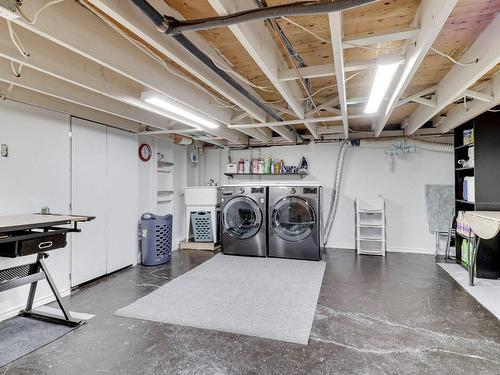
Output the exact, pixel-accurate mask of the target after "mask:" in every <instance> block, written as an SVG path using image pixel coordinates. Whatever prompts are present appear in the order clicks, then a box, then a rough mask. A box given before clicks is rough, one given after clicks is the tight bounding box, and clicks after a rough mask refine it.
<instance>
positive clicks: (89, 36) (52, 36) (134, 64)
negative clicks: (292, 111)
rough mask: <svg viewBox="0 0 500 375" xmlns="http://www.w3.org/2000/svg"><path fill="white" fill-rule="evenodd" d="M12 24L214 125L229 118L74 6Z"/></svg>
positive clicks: (32, 6)
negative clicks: (30, 21) (189, 109)
mask: <svg viewBox="0 0 500 375" xmlns="http://www.w3.org/2000/svg"><path fill="white" fill-rule="evenodd" d="M43 4H45V1H42V0H32V1H29V2H25V3H23V5H22V6H23V9H24V11H25V12H26V13H28V14H33V13H34V12H35V10H36V9H38V8H39V7H40V6H41V5H43ZM13 22H16V23H17V24H19V25H20V26H23V27H24V28H26V29H29V30H31V31H32V32H34V33H36V34H38V35H41V36H43V37H45V38H47V39H49V40H51V41H53V42H55V43H57V44H60V45H62V46H63V47H65V48H68V49H70V50H72V51H74V52H76V53H78V54H80V55H82V56H85V57H87V58H88V59H91V60H93V61H95V62H96V63H98V64H100V65H103V66H106V67H107V68H109V69H111V70H114V71H116V72H117V73H120V74H122V75H124V76H126V77H128V78H130V79H132V80H135V81H136V82H139V83H141V84H143V85H144V86H146V87H149V88H151V89H153V90H155V91H158V92H159V93H162V94H163V95H165V96H168V97H170V98H172V99H174V100H177V101H179V102H180V103H183V104H185V105H187V106H192V107H196V108H193V109H196V110H198V111H200V112H202V113H205V114H207V115H208V116H210V117H212V118H214V119H216V120H218V121H221V122H223V123H228V122H229V119H230V118H231V111H228V110H227V108H219V107H217V106H216V105H214V104H215V102H214V100H213V99H212V98H210V96H208V95H207V94H205V93H203V92H202V91H199V90H196V89H195V88H194V87H193V86H192V85H190V84H189V83H187V82H186V81H184V80H183V79H181V78H178V77H175V76H174V75H172V74H169V73H168V72H167V71H166V70H165V69H164V68H162V67H161V65H160V64H158V63H157V62H155V61H154V60H153V59H151V58H149V57H148V56H146V55H145V54H144V53H143V52H141V51H140V50H138V49H137V48H135V47H134V46H133V45H132V44H131V43H130V42H128V41H127V40H125V39H124V38H123V37H121V36H120V35H118V34H117V33H116V32H114V31H113V30H112V29H111V28H109V27H108V26H107V25H105V24H104V23H103V22H102V21H101V20H99V19H98V18H97V17H96V16H95V15H93V14H92V13H91V12H90V11H88V10H85V8H84V7H82V6H81V5H79V4H78V3H75V2H72V1H63V2H62V3H60V4H57V5H55V6H53V7H51V8H50V9H49V10H47V11H45V12H44V13H42V14H41V15H40V17H39V18H38V21H37V23H36V25H30V24H28V23H26V22H24V21H23V20H22V19H21V18H19V19H17V20H15V21H13ZM194 102H195V103H196V105H195V106H194V104H193V103H194Z"/></svg>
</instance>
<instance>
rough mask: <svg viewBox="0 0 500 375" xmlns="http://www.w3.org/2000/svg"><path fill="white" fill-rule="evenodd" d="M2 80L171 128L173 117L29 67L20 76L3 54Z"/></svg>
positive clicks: (0, 62)
mask: <svg viewBox="0 0 500 375" xmlns="http://www.w3.org/2000/svg"><path fill="white" fill-rule="evenodd" d="M0 80H1V81H3V82H8V83H12V84H14V85H16V86H21V87H24V88H26V89H29V90H32V91H37V92H40V93H42V94H46V95H49V96H52V97H55V98H58V99H62V100H66V101H69V102H71V103H74V104H79V105H82V106H85V107H88V108H92V109H95V110H98V111H101V112H107V113H109V114H112V115H115V116H118V117H122V118H125V119H128V120H132V121H136V122H140V123H143V124H145V125H151V126H155V127H159V128H168V126H169V123H170V119H167V118H166V117H165V116H161V115H158V114H156V113H153V112H149V111H141V110H138V109H137V108H134V107H133V106H131V105H128V104H125V103H122V102H120V101H118V100H115V99H112V98H109V97H107V96H104V95H100V94H96V93H94V92H91V91H89V90H86V89H84V88H82V87H79V86H76V85H73V84H71V83H68V82H66V81H63V80H61V79H58V78H55V77H52V76H49V75H47V74H44V73H41V72H40V71H37V70H34V69H31V68H28V67H24V68H23V70H22V73H21V75H20V76H19V77H16V76H15V75H14V73H13V72H12V69H11V66H10V61H9V60H6V59H4V58H0Z"/></svg>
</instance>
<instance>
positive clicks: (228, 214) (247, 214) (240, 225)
mask: <svg viewBox="0 0 500 375" xmlns="http://www.w3.org/2000/svg"><path fill="white" fill-rule="evenodd" d="M222 217H223V225H224V230H225V231H226V232H227V233H228V234H229V235H230V236H231V237H234V238H236V239H248V238H251V237H253V236H255V235H256V234H257V233H258V232H259V229H260V227H261V226H262V211H261V209H260V207H259V206H258V205H257V203H255V201H254V200H252V199H251V198H248V197H236V198H233V199H231V200H230V201H229V202H227V203H226V205H225V207H224V210H223V212H222Z"/></svg>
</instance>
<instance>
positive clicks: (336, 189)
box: [323, 141, 348, 247]
mask: <svg viewBox="0 0 500 375" xmlns="http://www.w3.org/2000/svg"><path fill="white" fill-rule="evenodd" d="M347 145H348V142H347V141H343V142H342V145H341V146H340V149H339V157H338V163H337V171H336V172H335V182H334V184H333V191H332V199H331V200H330V207H329V208H328V215H327V218H326V223H325V226H324V227H323V247H326V244H327V243H328V238H329V237H330V233H331V231H332V228H333V222H334V221H335V214H336V213H337V207H338V202H339V195H340V194H339V193H340V183H341V181H342V170H343V168H344V158H345V153H346V151H347Z"/></svg>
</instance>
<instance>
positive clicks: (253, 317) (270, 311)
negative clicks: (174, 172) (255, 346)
mask: <svg viewBox="0 0 500 375" xmlns="http://www.w3.org/2000/svg"><path fill="white" fill-rule="evenodd" d="M324 271H325V262H315V261H301V260H290V259H274V258H252V257H242V256H230V255H223V254H218V255H216V256H214V257H213V258H212V259H210V260H208V261H206V262H205V263H203V264H202V265H200V266H198V267H196V268H195V269H193V270H191V271H189V272H187V273H185V274H184V275H182V276H179V277H177V278H176V279H174V280H172V281H170V282H169V283H167V284H165V285H163V286H162V287H160V288H159V289H157V290H156V291H154V292H153V293H151V294H149V295H147V296H145V297H143V298H141V299H139V300H137V301H136V302H134V303H133V304H131V305H129V306H127V307H125V308H122V309H120V310H118V311H117V312H116V315H120V316H125V317H129V318H137V319H144V320H152V321H159V322H164V323H171V324H178V325H183V326H190V327H197V328H205V329H213V330H218V331H224V332H233V333H239V334H243V335H249V336H257V337H262V338H267V339H274V340H281V341H288V342H293V343H299V344H307V343H308V341H309V334H310V332H311V326H312V321H313V318H314V312H315V308H316V303H317V300H318V296H319V291H320V288H321V282H322V280H323V274H324Z"/></svg>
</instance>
